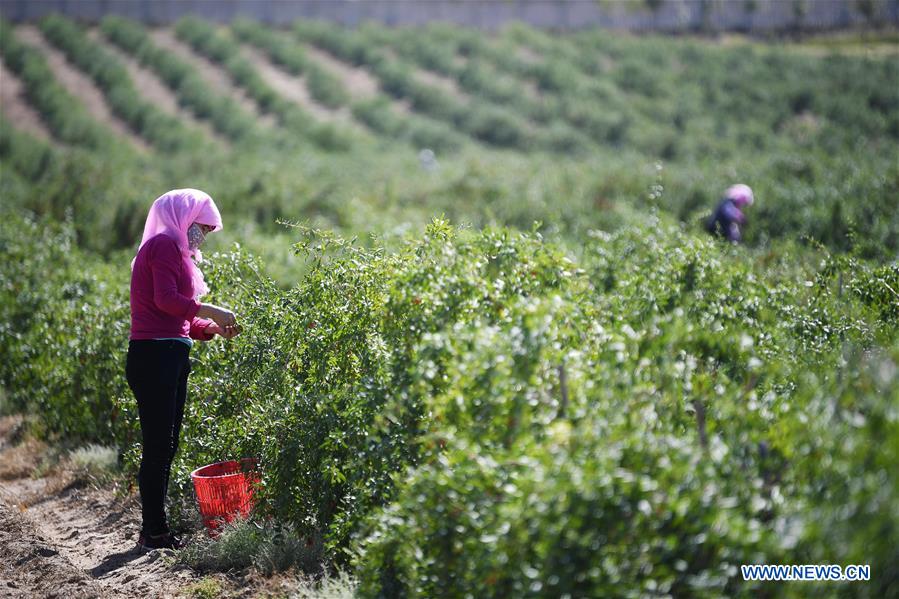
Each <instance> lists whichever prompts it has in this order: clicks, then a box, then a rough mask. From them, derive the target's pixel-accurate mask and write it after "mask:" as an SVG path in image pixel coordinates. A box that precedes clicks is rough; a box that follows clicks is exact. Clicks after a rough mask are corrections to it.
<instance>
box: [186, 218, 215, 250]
mask: <svg viewBox="0 0 899 599" xmlns="http://www.w3.org/2000/svg"><path fill="white" fill-rule="evenodd" d="M214 230H215V227H213V226H212V225H204V224H203V223H194V224H192V225H191V226H190V227H189V228H188V229H187V245H188V246H189V247H190V249H192V250H195V249H197V248H198V247H200V245H201V244H202V243H203V242H204V241H206V235H208V234H209V233H210V232H211V231H214Z"/></svg>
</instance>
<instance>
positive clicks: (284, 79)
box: [242, 46, 351, 123]
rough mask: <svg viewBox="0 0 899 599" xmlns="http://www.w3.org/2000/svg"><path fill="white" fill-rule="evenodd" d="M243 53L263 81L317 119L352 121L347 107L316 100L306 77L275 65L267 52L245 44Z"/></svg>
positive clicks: (332, 121) (327, 121) (331, 121)
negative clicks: (336, 108) (308, 86)
mask: <svg viewBox="0 0 899 599" xmlns="http://www.w3.org/2000/svg"><path fill="white" fill-rule="evenodd" d="M242 53H243V55H244V57H245V58H246V59H247V60H249V61H250V64H252V65H253V66H254V67H255V68H256V71H257V72H258V73H259V76H260V77H262V80H263V81H265V82H266V83H267V84H268V85H269V86H270V87H271V88H272V89H274V90H275V91H276V92H278V93H279V94H281V95H282V96H284V97H285V98H287V99H288V100H290V101H291V102H295V103H296V104H299V105H300V106H302V107H303V109H304V110H306V111H307V112H308V113H309V114H311V115H312V116H313V117H314V118H316V119H317V120H319V121H324V122H326V123H334V122H341V123H348V122H350V120H351V119H350V118H349V114H348V111H347V110H346V109H341V110H332V109H330V108H328V107H327V106H323V105H322V104H319V103H318V102H316V101H315V100H314V99H313V98H312V94H310V93H309V89H308V88H307V87H306V80H305V78H304V77H296V76H294V75H291V74H290V73H288V72H286V71H284V70H282V69H280V68H279V67H277V66H275V65H274V64H272V62H271V61H270V60H269V59H268V57H267V56H265V54H263V53H262V52H260V51H259V50H257V49H256V48H252V47H250V46H244V47H243V48H242Z"/></svg>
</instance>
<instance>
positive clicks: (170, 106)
mask: <svg viewBox="0 0 899 599" xmlns="http://www.w3.org/2000/svg"><path fill="white" fill-rule="evenodd" d="M88 35H89V37H90V38H91V40H93V41H94V42H95V43H97V44H99V45H101V46H102V47H103V49H104V50H106V51H107V52H109V53H110V54H112V55H113V56H114V57H116V58H117V59H118V60H119V61H120V62H121V63H122V64H123V65H125V68H127V69H128V74H129V75H131V81H132V82H133V83H134V87H135V88H136V89H137V90H138V91H139V92H140V94H141V95H142V96H143V98H144V99H145V100H147V101H148V102H150V103H151V104H153V105H155V106H156V107H157V108H159V109H160V110H162V111H163V112H165V113H167V114H169V115H171V116H174V117H177V118H179V119H181V120H182V121H184V122H185V123H186V124H187V125H188V126H191V127H195V128H197V129H199V130H201V131H202V132H203V133H204V134H205V135H206V136H207V137H209V138H210V139H214V140H215V141H216V142H217V143H225V140H224V138H223V137H221V136H219V135H217V134H216V132H215V130H214V129H213V128H212V126H211V125H210V124H209V123H208V122H206V121H201V120H198V119H197V118H195V117H194V115H193V114H192V113H191V112H190V111H188V110H185V109H184V108H182V107H181V106H180V105H179V104H178V98H177V97H176V96H175V94H174V92H172V90H171V89H169V87H168V86H167V85H166V84H165V83H163V82H162V80H160V79H159V78H158V77H157V76H156V75H155V74H154V73H153V72H152V71H150V70H149V69H145V68H144V67H142V66H141V65H140V63H139V62H138V61H137V60H135V59H134V58H132V57H131V56H129V55H127V54H125V53H124V52H122V51H121V50H119V49H118V48H116V47H115V46H114V45H112V44H110V43H108V42H107V41H106V40H105V39H103V36H102V35H100V32H99V31H97V30H96V29H92V30H91V31H90V32H89V33H88Z"/></svg>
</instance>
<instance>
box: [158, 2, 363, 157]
mask: <svg viewBox="0 0 899 599" xmlns="http://www.w3.org/2000/svg"><path fill="white" fill-rule="evenodd" d="M175 31H176V33H177V34H178V36H179V37H180V38H181V39H183V40H184V41H185V42H187V43H188V44H190V45H191V47H193V49H194V50H196V51H197V52H199V53H200V54H202V55H204V56H206V57H207V58H209V59H210V60H213V61H215V62H216V63H218V64H220V65H221V66H222V67H223V68H224V69H225V70H226V71H227V72H228V74H229V75H230V76H231V78H232V79H234V81H235V82H236V83H237V84H238V85H240V86H241V87H242V88H243V89H245V90H246V91H247V93H248V94H249V95H250V97H252V98H253V100H254V101H255V102H256V103H257V104H258V105H259V108H260V110H262V111H263V112H267V113H271V114H274V115H276V116H277V117H278V120H279V121H280V122H281V124H283V125H284V126H285V127H287V128H288V129H289V130H290V131H292V132H295V133H297V134H299V135H303V136H305V137H308V138H309V139H310V140H312V141H313V142H314V143H316V144H317V145H318V146H320V147H321V148H323V149H326V150H347V149H348V148H349V147H350V146H351V145H352V143H353V140H352V137H351V135H350V134H349V132H346V131H343V130H342V129H341V128H340V127H338V126H337V125H334V124H331V123H319V122H317V121H316V120H315V119H314V118H313V117H312V116H311V115H309V114H308V113H307V112H306V111H305V110H303V109H302V108H301V107H300V106H299V105H297V104H296V103H295V102H292V101H290V100H287V99H286V98H284V97H283V96H281V95H279V94H278V93H277V92H276V91H275V90H274V89H272V88H271V87H270V86H269V85H268V84H267V83H266V82H265V81H264V80H263V79H262V77H261V76H260V75H259V73H258V72H257V71H256V69H255V68H254V67H253V65H252V64H251V63H250V62H249V61H248V60H247V59H246V58H244V57H243V56H242V55H241V53H240V49H239V47H238V46H236V45H235V44H234V42H233V40H230V39H228V38H227V37H225V36H224V35H223V34H221V33H219V32H218V31H216V29H215V27H214V26H212V25H211V24H209V23H207V22H205V21H202V20H200V19H197V18H193V17H186V18H184V19H181V20H180V21H179V22H178V24H177V25H176V26H175Z"/></svg>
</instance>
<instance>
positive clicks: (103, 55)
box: [40, 15, 200, 150]
mask: <svg viewBox="0 0 899 599" xmlns="http://www.w3.org/2000/svg"><path fill="white" fill-rule="evenodd" d="M40 28H41V31H42V32H43V33H44V36H45V37H46V38H47V40H48V41H49V42H50V43H52V44H53V45H54V46H56V47H57V48H59V49H60V50H62V52H63V53H64V54H65V55H66V57H67V58H68V60H69V61H70V62H72V63H73V64H74V65H76V66H77V67H78V68H79V69H81V70H82V71H84V72H85V73H87V74H88V75H89V76H90V77H91V78H92V79H93V80H94V82H96V84H97V85H98V86H99V87H100V89H101V90H103V93H104V95H105V97H106V101H107V102H109V106H110V108H112V111H113V113H115V114H116V116H118V117H119V118H121V119H122V120H123V121H125V123H127V124H128V126H129V127H130V128H131V129H132V130H133V131H135V132H136V133H138V134H139V135H141V136H142V137H144V138H145V139H147V140H148V141H149V142H150V143H151V144H152V145H154V146H156V147H158V148H159V149H162V150H178V149H197V146H198V143H199V139H200V138H198V137H197V135H196V134H191V132H190V130H188V129H186V128H185V125H184V123H183V122H181V121H180V120H179V119H178V118H175V117H172V116H170V115H168V114H166V113H164V112H162V111H161V110H159V109H158V108H156V107H155V106H153V105H152V104H150V103H149V102H147V101H145V100H143V99H142V98H141V96H140V94H139V93H138V91H137V89H135V87H134V84H133V82H132V81H131V77H130V75H129V74H128V71H127V69H126V68H125V66H124V65H122V64H121V63H120V62H119V60H118V59H117V58H115V57H114V56H112V55H111V54H110V53H108V52H106V51H105V50H104V49H103V47H102V46H100V45H99V44H96V43H94V42H92V41H91V40H90V39H88V37H87V35H86V34H85V33H84V31H82V30H81V29H79V27H78V26H77V25H75V24H74V23H73V22H71V21H69V20H67V19H65V18H63V17H60V16H58V15H52V16H49V17H47V18H45V19H43V20H42V21H41V23H40Z"/></svg>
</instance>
